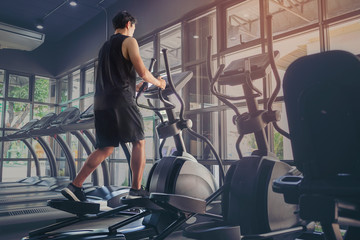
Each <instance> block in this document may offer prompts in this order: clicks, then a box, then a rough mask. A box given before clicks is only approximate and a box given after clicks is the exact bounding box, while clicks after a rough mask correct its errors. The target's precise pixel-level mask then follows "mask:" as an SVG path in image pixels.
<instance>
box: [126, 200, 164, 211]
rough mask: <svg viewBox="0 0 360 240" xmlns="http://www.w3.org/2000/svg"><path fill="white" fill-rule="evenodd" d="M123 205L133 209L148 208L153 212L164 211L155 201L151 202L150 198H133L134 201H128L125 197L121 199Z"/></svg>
mask: <svg viewBox="0 0 360 240" xmlns="http://www.w3.org/2000/svg"><path fill="white" fill-rule="evenodd" d="M121 203H122V204H126V205H129V206H133V207H140V208H146V209H150V210H153V211H164V209H163V208H162V207H160V206H158V205H157V204H155V203H154V202H153V201H151V200H150V199H149V198H133V199H126V198H125V197H124V198H122V199H121Z"/></svg>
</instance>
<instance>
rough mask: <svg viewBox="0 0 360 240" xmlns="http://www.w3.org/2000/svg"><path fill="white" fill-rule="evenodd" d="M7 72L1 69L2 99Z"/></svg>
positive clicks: (0, 93) (0, 86)
mask: <svg viewBox="0 0 360 240" xmlns="http://www.w3.org/2000/svg"><path fill="white" fill-rule="evenodd" d="M4 76H5V71H4V70H1V69H0V97H4V87H5V84H4V79H5V77H4Z"/></svg>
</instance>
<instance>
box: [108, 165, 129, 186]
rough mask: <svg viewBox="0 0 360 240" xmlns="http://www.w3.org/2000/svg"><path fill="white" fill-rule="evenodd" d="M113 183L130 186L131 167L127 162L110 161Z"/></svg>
mask: <svg viewBox="0 0 360 240" xmlns="http://www.w3.org/2000/svg"><path fill="white" fill-rule="evenodd" d="M110 176H111V177H112V179H111V183H112V185H115V186H130V182H129V167H128V164H127V163H119V162H111V163H110Z"/></svg>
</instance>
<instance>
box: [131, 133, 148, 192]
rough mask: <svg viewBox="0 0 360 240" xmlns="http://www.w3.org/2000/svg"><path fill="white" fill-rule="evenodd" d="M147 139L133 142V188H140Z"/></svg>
mask: <svg viewBox="0 0 360 240" xmlns="http://www.w3.org/2000/svg"><path fill="white" fill-rule="evenodd" d="M145 161H146V158H145V140H140V141H137V142H133V143H132V153H131V162H130V168H131V172H132V184H131V188H133V189H140V188H141V180H142V177H143V172H144V168H145Z"/></svg>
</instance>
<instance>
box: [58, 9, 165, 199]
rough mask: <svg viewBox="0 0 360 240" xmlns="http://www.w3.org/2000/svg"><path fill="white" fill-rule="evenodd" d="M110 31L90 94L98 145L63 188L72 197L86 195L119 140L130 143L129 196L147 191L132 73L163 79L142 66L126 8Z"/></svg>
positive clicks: (162, 83)
mask: <svg viewBox="0 0 360 240" xmlns="http://www.w3.org/2000/svg"><path fill="white" fill-rule="evenodd" d="M112 21H113V26H114V29H115V33H114V35H112V36H111V38H110V39H109V40H108V41H107V42H105V43H104V45H103V46H102V47H101V49H100V51H99V57H98V61H99V62H98V66H97V75H96V86H95V95H94V111H95V130H96V150H95V151H94V152H93V153H91V154H90V156H89V157H88V159H87V160H86V161H85V164H84V166H83V167H82V168H81V170H80V172H79V173H78V175H77V176H76V178H75V179H74V181H73V182H72V183H70V184H69V185H68V186H67V187H66V188H64V189H63V190H62V191H61V193H62V194H63V195H64V196H65V197H66V198H68V199H70V200H74V201H86V197H85V194H84V191H83V188H82V184H83V182H84V181H85V179H86V178H87V177H88V176H89V175H90V174H91V173H92V172H93V171H94V170H95V169H96V167H97V166H99V164H100V163H101V162H102V161H104V160H105V159H106V158H107V157H108V156H110V155H111V153H112V152H113V150H114V147H117V146H119V143H120V142H124V143H125V142H131V143H132V155H131V162H130V168H131V171H132V185H131V189H130V192H129V196H128V198H137V197H146V196H148V193H147V192H146V191H145V190H144V189H142V187H141V180H142V175H143V171H144V167H145V140H144V123H143V119H142V116H141V114H140V111H139V109H138V108H137V106H136V104H135V101H134V100H135V92H136V91H138V90H139V88H140V87H141V85H142V84H143V83H144V82H141V83H139V84H138V85H136V73H135V71H136V72H137V73H138V74H139V76H140V77H141V78H142V79H143V80H144V81H146V82H149V83H151V84H153V85H155V86H157V87H160V88H162V89H164V88H165V86H166V82H165V80H164V79H162V78H160V77H159V78H158V79H156V78H155V77H154V76H153V75H152V74H151V73H150V72H149V70H148V69H147V68H146V67H145V65H144V63H143V61H142V59H141V57H140V53H139V45H138V43H137V41H136V39H135V38H133V37H132V36H133V34H134V31H135V23H136V20H135V18H134V17H132V16H131V15H130V14H129V13H128V12H126V11H122V12H119V13H118V14H117V15H116V16H115V17H114V18H113V20H112Z"/></svg>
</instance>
